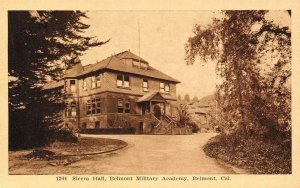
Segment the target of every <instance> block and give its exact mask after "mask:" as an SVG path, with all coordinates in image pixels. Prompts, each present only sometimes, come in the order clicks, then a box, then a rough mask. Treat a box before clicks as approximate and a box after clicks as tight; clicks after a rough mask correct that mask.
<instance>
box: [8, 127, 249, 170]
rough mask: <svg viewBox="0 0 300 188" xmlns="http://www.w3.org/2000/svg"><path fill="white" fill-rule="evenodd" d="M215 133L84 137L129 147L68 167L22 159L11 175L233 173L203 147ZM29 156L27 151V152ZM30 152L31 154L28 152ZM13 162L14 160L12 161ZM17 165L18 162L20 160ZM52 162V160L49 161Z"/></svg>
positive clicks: (78, 161)
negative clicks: (111, 140) (126, 144)
mask: <svg viewBox="0 0 300 188" xmlns="http://www.w3.org/2000/svg"><path fill="white" fill-rule="evenodd" d="M214 135H215V134H212V133H201V134H194V135H83V136H85V137H101V138H112V139H120V140H124V141H126V142H127V143H128V146H127V147H126V148H124V149H121V150H118V151H115V152H113V153H108V154H102V155H93V156H84V157H79V160H76V162H74V163H72V164H70V165H68V166H50V165H48V164H47V163H48V162H45V161H32V162H30V163H28V161H27V160H25V161H24V160H20V162H19V163H17V164H15V165H13V166H14V167H13V168H10V173H11V174H78V175H79V174H89V175H92V174H97V175H99V174H104V175H106V174H107V175H110V174H111V175H112V174H115V175H120V174H122V175H125V174H126V175H133V174H147V175H151V174H153V175H155V174H157V175H159V174H224V173H226V174H232V173H236V172H237V173H244V172H243V171H241V170H240V169H237V168H233V167H230V166H228V165H225V164H224V163H220V162H218V161H217V160H215V159H213V158H210V157H208V156H206V155H205V153H204V152H203V150H202V147H203V145H205V143H206V142H207V141H208V140H209V139H210V138H211V137H213V136H214ZM25 153H26V152H25ZM27 153H28V151H27ZM12 162H13V161H12ZM17 162H18V161H17ZM50 162H51V161H50Z"/></svg>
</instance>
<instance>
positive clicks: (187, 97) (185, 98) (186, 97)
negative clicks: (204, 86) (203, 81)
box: [183, 93, 191, 103]
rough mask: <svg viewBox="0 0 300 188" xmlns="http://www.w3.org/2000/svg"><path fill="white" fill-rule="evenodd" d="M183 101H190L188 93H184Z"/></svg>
mask: <svg viewBox="0 0 300 188" xmlns="http://www.w3.org/2000/svg"><path fill="white" fill-rule="evenodd" d="M183 100H184V102H187V103H189V102H191V98H190V95H189V94H188V93H186V94H185V95H184V99H183Z"/></svg>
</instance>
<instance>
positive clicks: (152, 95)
mask: <svg viewBox="0 0 300 188" xmlns="http://www.w3.org/2000/svg"><path fill="white" fill-rule="evenodd" d="M153 99H160V100H163V101H165V102H166V99H165V98H164V97H163V96H162V95H161V94H160V93H159V92H158V91H157V92H151V93H148V94H146V95H144V96H142V97H141V98H139V99H138V100H137V102H146V101H150V100H153Z"/></svg>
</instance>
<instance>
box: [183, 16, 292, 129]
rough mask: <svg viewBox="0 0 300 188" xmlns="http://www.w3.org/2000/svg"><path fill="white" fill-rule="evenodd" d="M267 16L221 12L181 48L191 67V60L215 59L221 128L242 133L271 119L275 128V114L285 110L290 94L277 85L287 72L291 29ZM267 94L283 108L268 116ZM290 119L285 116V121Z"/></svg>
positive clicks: (267, 123) (270, 103) (265, 124)
mask: <svg viewBox="0 0 300 188" xmlns="http://www.w3.org/2000/svg"><path fill="white" fill-rule="evenodd" d="M267 12H268V11H223V17H222V18H220V19H214V20H213V23H212V24H211V25H208V26H207V27H203V26H200V25H196V26H195V28H194V36H192V37H190V38H189V39H188V42H187V44H186V60H187V63H191V64H192V63H194V61H195V58H200V59H201V60H202V61H203V62H208V61H210V60H213V61H217V68H216V71H217V74H219V75H220V77H221V78H222V79H223V82H222V84H220V85H219V86H218V97H217V99H218V100H219V104H221V106H220V107H221V109H222V113H221V114H220V115H222V116H223V119H225V121H224V123H225V124H226V125H223V126H224V127H227V128H228V129H230V130H235V131H240V133H242V134H248V133H249V132H251V131H250V129H255V128H256V127H260V128H261V127H262V126H265V127H267V126H269V125H270V124H272V123H270V122H271V121H272V122H273V124H276V121H277V120H278V119H279V114H281V115H283V114H285V115H287V114H289V112H290V108H289V107H288V106H289V104H288V103H289V101H290V98H289V97H290V95H289V91H288V90H286V89H284V88H285V87H282V86H284V85H285V84H286V81H287V80H288V78H289V77H290V73H291V70H290V66H289V65H290V63H291V49H290V47H291V43H290V31H289V28H288V27H280V26H278V25H276V24H274V23H273V22H272V21H269V20H267V19H266V14H267ZM270 56H271V57H272V58H271V59H272V60H273V61H275V62H272V63H273V64H271V67H272V68H270V69H269V72H268V74H265V73H264V72H263V71H262V70H263V69H264V68H263V67H265V66H266V65H267V64H270ZM274 56H276V57H274ZM268 57H269V58H268ZM270 80H272V81H270ZM276 88H277V89H276ZM279 88H280V89H279ZM276 92H279V93H281V95H278V94H276ZM283 93H284V97H282V94H283ZM270 96H272V99H274V98H276V99H277V100H279V101H281V104H283V103H284V104H285V105H284V106H285V107H286V109H285V110H281V112H279V113H278V114H274V113H272V110H271V108H270V107H269V106H273V107H274V105H272V103H273V102H272V101H271V100H269V99H270ZM279 96H281V98H280V97H279ZM283 112H284V113H283ZM270 114H273V116H272V117H270ZM289 118H290V115H288V116H286V119H285V121H286V122H288V121H289ZM277 125H278V124H277ZM272 128H274V126H273V127H272Z"/></svg>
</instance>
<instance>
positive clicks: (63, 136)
mask: <svg viewBox="0 0 300 188" xmlns="http://www.w3.org/2000/svg"><path fill="white" fill-rule="evenodd" d="M77 132H78V130H73V129H69V128H66V127H63V126H60V127H58V126H52V127H51V128H50V135H51V136H50V138H51V139H53V141H61V142H71V143H76V142H78V141H79V134H78V133H77Z"/></svg>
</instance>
